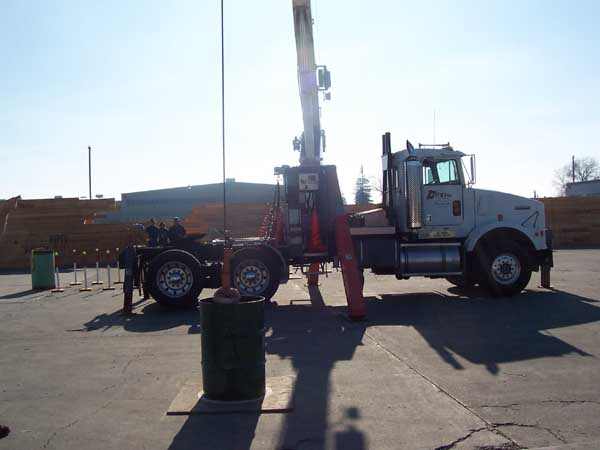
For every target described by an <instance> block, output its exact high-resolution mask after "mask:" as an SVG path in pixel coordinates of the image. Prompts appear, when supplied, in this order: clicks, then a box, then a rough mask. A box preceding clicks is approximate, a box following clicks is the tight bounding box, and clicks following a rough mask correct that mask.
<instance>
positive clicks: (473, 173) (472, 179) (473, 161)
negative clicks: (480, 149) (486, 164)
mask: <svg viewBox="0 0 600 450" xmlns="http://www.w3.org/2000/svg"><path fill="white" fill-rule="evenodd" d="M471 184H475V155H471Z"/></svg>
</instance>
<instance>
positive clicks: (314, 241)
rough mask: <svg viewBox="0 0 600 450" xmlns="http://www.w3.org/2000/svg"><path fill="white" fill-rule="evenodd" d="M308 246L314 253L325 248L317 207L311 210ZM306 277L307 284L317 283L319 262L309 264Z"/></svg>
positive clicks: (314, 284)
mask: <svg viewBox="0 0 600 450" xmlns="http://www.w3.org/2000/svg"><path fill="white" fill-rule="evenodd" d="M308 247H309V250H310V251H311V252H315V253H320V252H324V251H325V250H326V248H325V245H323V241H321V232H320V228H319V216H318V214H317V208H313V210H312V217H311V221H310V242H309V244H308ZM307 278H308V280H307V284H308V286H318V285H319V263H312V264H311V265H310V266H309V268H308V275H307Z"/></svg>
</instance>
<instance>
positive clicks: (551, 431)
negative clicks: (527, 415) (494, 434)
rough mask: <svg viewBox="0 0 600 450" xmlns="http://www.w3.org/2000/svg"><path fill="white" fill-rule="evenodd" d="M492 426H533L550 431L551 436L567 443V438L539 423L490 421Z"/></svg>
mask: <svg viewBox="0 0 600 450" xmlns="http://www.w3.org/2000/svg"><path fill="white" fill-rule="evenodd" d="M492 426H493V427H522V428H535V429H538V430H544V431H546V432H547V433H550V434H551V435H552V436H554V437H555V438H556V439H558V440H559V441H560V442H562V443H563V444H566V443H567V440H566V439H565V438H563V437H562V436H561V435H560V434H558V433H557V432H555V431H553V430H552V429H550V428H548V427H543V426H541V425H533V424H528V423H519V422H501V423H492Z"/></svg>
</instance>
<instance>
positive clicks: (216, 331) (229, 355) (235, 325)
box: [200, 295, 265, 401]
mask: <svg viewBox="0 0 600 450" xmlns="http://www.w3.org/2000/svg"><path fill="white" fill-rule="evenodd" d="M264 302H265V299H264V297H257V296H250V295H248V296H242V299H241V301H240V302H239V303H233V304H220V303H214V302H213V301H212V298H207V299H203V300H201V301H200V311H201V313H202V383H203V387H204V395H206V397H207V398H208V399H211V400H224V401H241V400H250V399H255V398H259V397H262V396H264V395H265V318H264Z"/></svg>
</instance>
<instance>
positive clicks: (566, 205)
mask: <svg viewBox="0 0 600 450" xmlns="http://www.w3.org/2000/svg"><path fill="white" fill-rule="evenodd" d="M538 200H540V201H542V202H543V203H544V206H545V209H546V227H547V228H549V229H551V230H552V233H553V235H554V247H555V248H569V247H570V248H576V247H598V246H600V197H591V196H590V197H556V198H540V199H538Z"/></svg>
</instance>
